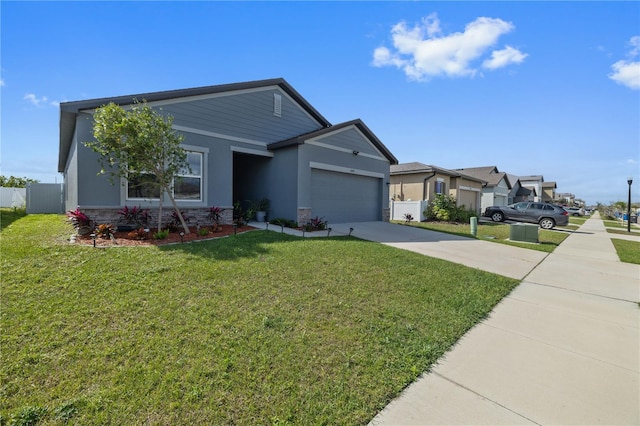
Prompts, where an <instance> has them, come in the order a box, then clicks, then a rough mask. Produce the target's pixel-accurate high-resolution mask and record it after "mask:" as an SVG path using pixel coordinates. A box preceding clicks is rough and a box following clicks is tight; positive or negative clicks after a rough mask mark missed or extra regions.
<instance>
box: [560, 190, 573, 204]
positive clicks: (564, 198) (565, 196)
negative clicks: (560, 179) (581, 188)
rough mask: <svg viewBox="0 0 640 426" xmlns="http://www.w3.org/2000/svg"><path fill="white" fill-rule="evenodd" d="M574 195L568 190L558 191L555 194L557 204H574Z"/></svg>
mask: <svg viewBox="0 0 640 426" xmlns="http://www.w3.org/2000/svg"><path fill="white" fill-rule="evenodd" d="M575 200H576V196H575V195H574V194H572V193H570V192H559V193H557V194H556V202H557V203H558V204H562V205H566V206H573V205H574V204H575Z"/></svg>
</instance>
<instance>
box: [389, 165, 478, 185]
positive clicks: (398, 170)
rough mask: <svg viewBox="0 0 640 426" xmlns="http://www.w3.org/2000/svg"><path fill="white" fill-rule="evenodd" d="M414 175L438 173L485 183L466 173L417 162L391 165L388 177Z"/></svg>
mask: <svg viewBox="0 0 640 426" xmlns="http://www.w3.org/2000/svg"><path fill="white" fill-rule="evenodd" d="M414 173H438V174H441V175H445V176H450V177H462V178H465V179H469V180H473V181H476V182H481V183H486V181H485V180H484V179H480V178H478V177H475V176H471V175H469V174H467V173H461V172H460V171H458V170H449V169H444V168H442V167H436V166H431V165H428V164H423V163H419V162H412V163H402V164H396V165H392V166H391V173H390V175H391V176H393V175H408V174H414Z"/></svg>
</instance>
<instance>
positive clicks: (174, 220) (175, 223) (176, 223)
mask: <svg viewBox="0 0 640 426" xmlns="http://www.w3.org/2000/svg"><path fill="white" fill-rule="evenodd" d="M180 214H181V215H182V218H183V219H184V223H189V220H191V217H189V216H187V215H186V214H185V213H184V212H183V211H181V212H180ZM167 226H168V228H169V230H171V231H177V230H178V229H180V227H181V226H182V223H180V217H179V216H178V212H176V211H175V210H174V211H172V212H171V221H170V222H169V225H167Z"/></svg>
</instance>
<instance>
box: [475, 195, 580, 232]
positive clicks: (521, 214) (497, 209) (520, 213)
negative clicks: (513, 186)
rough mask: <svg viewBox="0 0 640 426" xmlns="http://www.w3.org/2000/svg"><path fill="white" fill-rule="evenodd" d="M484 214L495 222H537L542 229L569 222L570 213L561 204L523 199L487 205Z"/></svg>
mask: <svg viewBox="0 0 640 426" xmlns="http://www.w3.org/2000/svg"><path fill="white" fill-rule="evenodd" d="M483 216H485V217H490V218H491V220H493V221H494V222H502V221H504V220H507V219H508V220H517V221H519V222H530V223H537V224H538V225H540V228H542V229H551V228H553V227H554V226H556V225H559V226H564V225H567V224H568V223H569V213H568V212H567V211H566V210H565V209H563V208H562V207H560V206H556V205H553V204H547V203H532V202H529V201H523V202H521V203H515V204H511V205H508V206H492V207H487V208H486V209H485V211H484V214H483Z"/></svg>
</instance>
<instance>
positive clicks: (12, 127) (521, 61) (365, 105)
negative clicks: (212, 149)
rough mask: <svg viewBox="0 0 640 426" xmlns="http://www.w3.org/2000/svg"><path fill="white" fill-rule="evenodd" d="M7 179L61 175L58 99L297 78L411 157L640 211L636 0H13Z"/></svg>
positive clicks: (330, 111) (5, 16) (3, 86)
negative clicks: (526, 180) (531, 178)
mask: <svg viewBox="0 0 640 426" xmlns="http://www.w3.org/2000/svg"><path fill="white" fill-rule="evenodd" d="M0 15H1V24H2V26H1V51H0V57H1V64H0V69H1V80H0V90H1V92H0V93H1V120H2V121H1V128H2V129H1V137H2V146H1V154H2V157H1V170H0V173H1V174H3V175H5V176H9V175H14V176H24V177H29V178H33V179H39V180H40V181H42V182H54V181H57V182H61V181H62V177H61V175H60V174H58V173H57V159H58V143H59V140H58V136H59V130H58V120H59V106H58V105H59V103H60V102H64V101H76V100H83V99H91V98H99V97H109V96H117V95H128V94H138V93H145V92H153V91H162V90H172V89H181V88H189V87H198V86H207V85H214V84H226V83H234V82H242V81H250V80H261V79H267V78H275V77H283V78H285V79H286V80H287V81H288V82H289V83H290V84H291V85H292V86H293V87H294V88H295V89H296V90H298V92H300V94H301V95H302V96H303V97H304V98H305V99H307V100H308V101H309V102H310V103H311V104H312V105H313V106H314V107H315V108H317V109H318V110H319V111H320V113H321V114H323V115H324V116H325V117H326V118H327V119H328V120H329V121H331V122H332V123H334V124H337V123H340V122H343V121H348V120H352V119H355V118H361V119H362V120H363V121H364V122H365V123H366V124H367V125H368V126H369V128H371V130H372V131H373V132H374V133H375V134H376V135H377V136H378V137H379V138H380V139H381V140H382V142H383V143H384V144H385V145H386V146H387V147H388V148H389V149H390V150H391V151H392V152H393V154H394V155H395V156H396V157H397V158H398V160H399V161H400V162H412V161H419V162H422V163H425V164H431V165H435V166H439V167H445V168H463V167H476V166H489V165H494V166H497V167H498V169H499V170H500V171H506V172H508V173H511V174H515V175H532V174H536V175H537V174H540V175H543V176H544V179H545V181H555V182H557V185H558V188H557V191H558V192H570V193H574V194H575V195H576V196H577V197H579V198H582V199H583V200H585V201H587V202H588V203H596V202H602V203H605V204H608V203H609V202H612V201H623V200H626V199H627V189H628V186H627V177H628V176H633V178H634V185H633V198H634V200H635V201H637V200H640V189H639V188H640V171H639V170H640V2H631V1H629V2H613V1H606V2H517V3H516V2H506V1H503V2H482V1H475V2H433V1H430V2H417V1H414V2H86V3H85V2H7V1H2V2H1V3H0Z"/></svg>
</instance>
